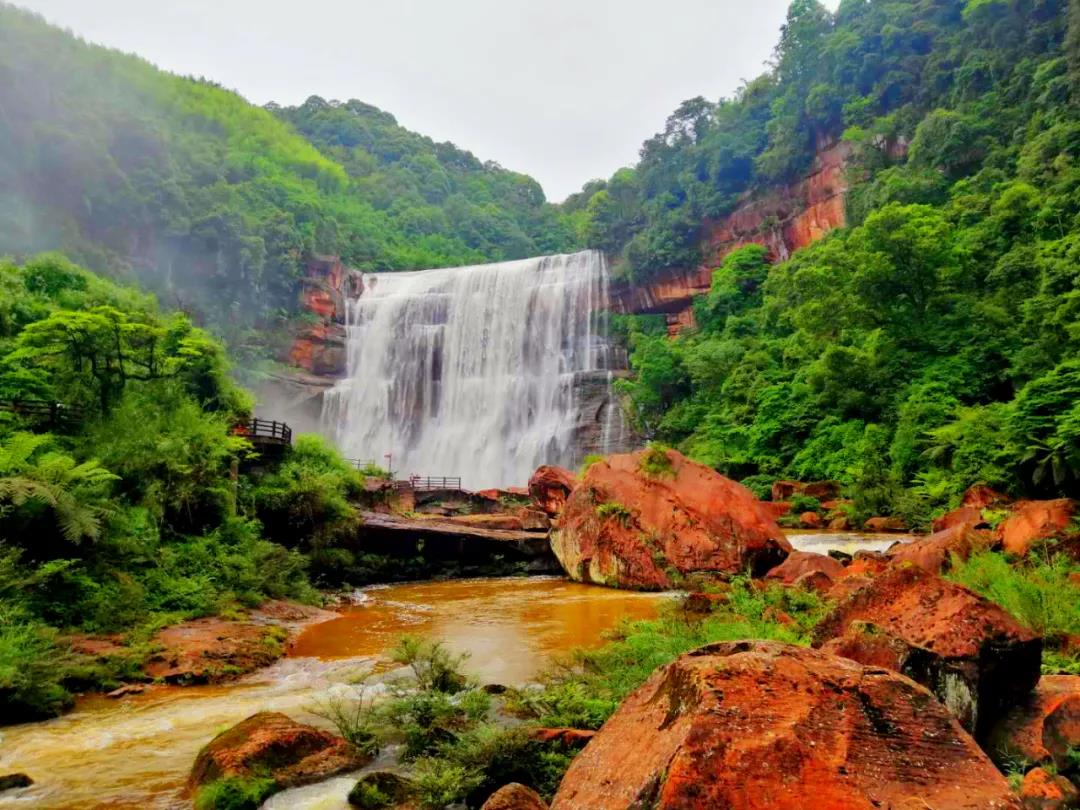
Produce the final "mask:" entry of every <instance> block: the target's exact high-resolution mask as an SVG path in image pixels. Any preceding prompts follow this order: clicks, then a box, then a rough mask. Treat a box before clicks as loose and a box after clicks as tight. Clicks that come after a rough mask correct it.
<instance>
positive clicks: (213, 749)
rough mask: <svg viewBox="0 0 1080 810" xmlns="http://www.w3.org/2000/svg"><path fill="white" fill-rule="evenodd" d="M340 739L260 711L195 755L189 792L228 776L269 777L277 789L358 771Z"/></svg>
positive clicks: (352, 752)
mask: <svg viewBox="0 0 1080 810" xmlns="http://www.w3.org/2000/svg"><path fill="white" fill-rule="evenodd" d="M368 759H369V758H366V757H363V756H361V755H360V754H359V753H358V752H357V751H356V749H354V748H353V747H352V746H351V745H349V744H348V743H347V742H346V741H345V740H343V739H342V738H341V737H338V736H335V735H334V734H330V733H329V732H326V731H322V730H321V729H317V728H315V727H314V726H309V725H306V724H304V723H299V722H297V721H295V720H293V719H292V718H290V717H288V716H287V715H284V714H281V713H280V712H259V713H258V714H254V715H252V716H251V717H248V718H247V719H246V720H243V721H241V722H240V723H237V724H236V725H235V726H233V727H232V728H230V729H228V730H226V731H223V732H221V733H220V734H218V735H217V736H216V737H214V739H213V740H211V741H210V742H209V743H208V744H207V745H206V746H205V747H204V748H203V749H202V751H200V752H199V755H198V757H197V758H196V760H195V765H194V766H193V767H192V769H191V774H190V776H189V777H188V785H189V787H190V788H191V789H193V790H194V789H197V788H199V787H201V786H203V785H206V784H209V783H210V782H214V781H217V780H219V779H226V778H229V777H241V778H250V777H254V776H259V777H270V778H272V779H273V780H274V784H275V788H276V789H277V790H284V789H286V788H292V787H299V786H301V785H308V784H311V783H313V782H319V781H322V780H323V779H327V778H329V777H331V776H336V775H337V774H340V773H346V772H348V771H351V770H356V769H357V768H360V767H362V766H363V765H364V764H365V763H366V762H367V761H368Z"/></svg>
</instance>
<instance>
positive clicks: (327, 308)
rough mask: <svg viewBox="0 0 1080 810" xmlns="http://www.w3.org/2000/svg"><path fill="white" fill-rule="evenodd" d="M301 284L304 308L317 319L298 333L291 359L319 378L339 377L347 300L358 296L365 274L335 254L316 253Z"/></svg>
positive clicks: (343, 358) (342, 372) (342, 358)
mask: <svg viewBox="0 0 1080 810" xmlns="http://www.w3.org/2000/svg"><path fill="white" fill-rule="evenodd" d="M302 283H303V291H302V298H303V308H304V310H305V311H306V312H308V313H309V315H311V316H313V317H314V318H316V319H317V320H316V322H315V323H312V324H309V325H306V326H303V327H302V328H301V329H300V330H299V331H298V332H297V335H296V338H295V339H294V341H293V344H292V347H291V348H290V349H289V356H288V362H289V364H290V365H292V366H295V367H297V368H300V369H303V370H304V371H306V372H308V373H309V374H314V375H315V376H318V377H331V378H334V379H337V378H340V377H341V376H343V375H344V373H345V301H346V299H348V298H349V297H355V296H356V295H359V293H360V291H361V290H362V289H363V284H364V280H363V276H362V275H361V274H360V273H359V272H357V271H356V270H350V269H349V268H347V267H345V265H344V264H342V262H341V259H339V258H337V257H336V256H316V257H315V258H313V259H311V260H310V261H309V262H308V265H307V275H306V277H305V278H304V280H303V282H302Z"/></svg>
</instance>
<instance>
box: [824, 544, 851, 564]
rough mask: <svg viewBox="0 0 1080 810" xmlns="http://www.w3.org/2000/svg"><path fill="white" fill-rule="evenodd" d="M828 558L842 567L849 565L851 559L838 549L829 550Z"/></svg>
mask: <svg viewBox="0 0 1080 810" xmlns="http://www.w3.org/2000/svg"><path fill="white" fill-rule="evenodd" d="M829 557H830V558H831V559H833V560H836V561H837V562H838V563H840V564H841V565H844V566H847V565H850V564H851V561H852V559H853V557H852V556H851V555H850V554H848V553H847V552H846V551H841V550H840V549H838V548H831V549H829Z"/></svg>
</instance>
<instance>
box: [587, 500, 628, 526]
mask: <svg viewBox="0 0 1080 810" xmlns="http://www.w3.org/2000/svg"><path fill="white" fill-rule="evenodd" d="M596 516H597V517H598V518H600V520H607V519H609V518H611V519H612V520H615V521H616V522H617V523H618V524H619V525H621V526H629V525H630V521H631V520H633V518H634V513H633V512H631V511H630V510H629V509H628V508H627V507H625V506H623V505H622V504H621V503H617V502H615V501H609V502H607V503H601V504H598V505H597V507H596Z"/></svg>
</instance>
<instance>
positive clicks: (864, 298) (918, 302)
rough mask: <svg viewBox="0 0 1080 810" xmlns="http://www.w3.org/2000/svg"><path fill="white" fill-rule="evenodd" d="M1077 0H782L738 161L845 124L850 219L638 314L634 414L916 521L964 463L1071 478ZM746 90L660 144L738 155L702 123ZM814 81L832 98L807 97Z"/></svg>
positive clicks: (1022, 483)
mask: <svg viewBox="0 0 1080 810" xmlns="http://www.w3.org/2000/svg"><path fill="white" fill-rule="evenodd" d="M1073 5H1074V10H1073V13H1072V14H1071V15H1070V14H1067V11H1066V8H1065V6H1064V4H1063V3H1057V2H1028V0H1008V1H1006V0H989V1H988V2H979V1H976V0H969V2H966V3H965V2H962V1H961V0H934V1H933V2H930V1H929V0H909V1H906V2H905V1H904V0H897V1H896V2H889V3H883V2H871V3H864V2H844V3H842V4H841V7H840V11H839V13H838V14H837V15H836V17H835V18H833V17H831V16H829V15H828V14H827V13H826V12H824V11H823V10H822V9H820V8H815V7H814V5H813V4H808V3H805V2H802V0H800V1H799V2H797V3H796V4H795V5H794V6H793V7H792V17H791V22H790V23H789V28H788V30H787V31H786V32H785V37H784V41H783V43H782V44H781V47H780V50H779V52H778V60H779V67H778V69H777V73H776V74H775V75H774V76H772V77H770V78H768V79H767V80H762V81H760V82H758V83H756V84H755V86H758V87H760V88H763V89H762V92H765V90H767V91H768V92H767V95H769V96H771V98H772V101H771V102H770V103H769V105H767V106H768V108H769V109H768V110H767V115H766V116H765V119H762V120H765V121H766V122H765V123H764V124H762V125H761V126H763V127H764V128H763V129H762V128H761V126H759V125H758V124H754V125H753V126H750V125H749V124H744V125H740V126H736V127H734V129H732V130H731V132H732V133H733V135H732V137H735V135H739V136H746V137H749V135H748V133H750V132H759V133H764V136H763V137H762V138H758V139H757V140H756V141H755V143H756V144H757V146H756V147H755V149H757V151H753V150H751V152H753V155H752V156H753V160H752V161H749V160H748V161H744V162H743V163H742V164H741V165H743V166H744V167H745V169H746V171H747V172H748V173H749V175H748V176H749V177H759V176H763V175H765V176H777V175H776V174H775V172H774V171H773V169H772V168H769V167H772V166H774V165H778V164H776V163H775V158H776V157H777V156H778V155H779V154H780V151H778V150H780V148H781V145H782V144H785V143H786V144H796V145H797V148H793V149H791V150H788V151H785V152H784V154H785V155H786V156H787V157H786V158H785V159H784V160H783V161H780V163H781V164H782V166H783V171H784V172H787V171H794V170H796V169H797V168H798V167H799V166H801V165H802V162H803V160H804V159H805V157H806V154H807V152H806V147H807V146H808V145H809V144H810V143H811V142H812V138H813V137H814V136H817V135H820V134H822V133H823V132H829V131H833V132H835V131H836V128H837V127H839V126H841V125H844V124H846V125H847V126H848V129H847V133H846V137H847V138H848V139H849V140H850V141H851V142H852V143H853V144H854V146H855V158H854V160H853V164H852V166H851V179H852V182H853V183H854V187H853V189H852V191H851V193H850V194H849V197H848V208H849V222H850V227H849V228H847V229H844V230H841V231H838V232H835V233H834V234H832V235H831V236H830V237H828V238H826V239H825V240H823V241H822V242H820V243H818V244H817V245H814V246H812V247H810V248H808V249H806V250H803V251H801V252H799V253H797V254H796V255H795V256H794V257H793V258H792V259H791V260H790V261H788V262H786V263H784V264H781V265H778V266H773V267H770V266H768V264H767V263H766V261H765V258H766V257H765V251H764V249H761V248H758V247H756V246H751V247H747V248H743V249H742V250H740V251H738V252H736V253H734V254H732V255H731V256H729V257H728V259H727V261H726V262H725V263H724V266H723V267H722V268H719V269H718V270H717V271H716V272H715V274H714V276H713V285H712V290H711V292H710V294H709V295H708V296H707V297H703V298H702V299H700V300H699V301H698V303H697V307H696V313H697V318H698V323H699V329H698V330H697V331H696V332H695V333H694V334H690V335H686V336H684V337H682V338H680V339H678V340H677V341H674V342H670V341H668V340H667V339H666V337H661V336H656V335H649V334H646V333H645V332H644V331H639V332H638V333H637V334H635V335H634V336H633V337H632V340H633V345H634V353H633V358H632V362H633V365H634V368H635V370H636V371H637V372H638V377H637V379H636V380H635V381H633V382H631V383H629V384H628V390H629V391H630V393H631V395H632V397H633V400H634V403H635V406H636V416H637V418H638V420H639V423H640V425H641V426H642V427H643V428H644V429H645V430H646V431H647V432H648V433H649V434H650V435H653V436H655V437H657V438H660V439H663V440H665V441H668V442H672V443H676V444H679V445H681V446H682V447H683V448H684V449H686V450H688V451H689V452H691V453H692V454H693V455H695V456H696V457H698V458H699V459H702V460H705V461H707V462H708V463H710V464H713V465H715V466H717V467H718V468H720V469H721V470H724V471H727V472H729V473H732V474H736V475H739V476H749V477H751V480H752V481H753V480H755V479H754V478H753V477H754V476H761V478H760V479H757V480H761V481H762V482H765V481H768V480H772V479H774V478H775V477H777V476H792V477H799V478H804V479H817V478H835V479H839V480H841V481H843V482H844V483H846V484H847V485H848V486H849V488H850V491H851V492H852V493H853V494H854V495H855V496H856V501H857V504H856V505H857V508H858V513H859V515H861V516H863V517H865V516H868V515H869V514H871V513H875V512H883V511H899V512H902V513H904V514H906V515H908V516H909V517H910V518H911V519H912V520H913V521H915V522H916V523H924V522H925V521H926V518H927V516H928V515H929V514H930V513H931V512H932V511H933V510H935V509H938V508H941V507H943V506H944V505H946V504H948V503H950V502H954V501H955V500H956V499H957V498H958V496H959V494H960V493H961V492H962V490H963V489H964V488H965V487H967V486H968V485H970V484H974V483H978V482H982V483H987V484H991V485H994V486H997V487H1001V488H1006V489H1008V490H1011V491H1012V492H1013V493H1014V494H1018V495H1019V494H1035V495H1051V494H1070V495H1078V494H1080V405H1077V403H1078V402H1080V309H1078V308H1077V301H1080V272H1078V267H1080V264H1078V262H1077V259H1078V257H1080V253H1078V248H1080V167H1078V165H1077V160H1078V159H1080V115H1078V106H1077V102H1078V101H1080V84H1078V82H1077V78H1078V76H1080V72H1078V70H1077V66H1078V65H1080V50H1078V48H1077V43H1078V42H1080V31H1078V29H1077V27H1076V25H1077V24H1080V14H1077V13H1076V7H1077V5H1078V4H1076V3H1074V4H1073ZM808 19H809V20H810V21H817V22H814V24H813V25H809V23H808V22H807V20H808ZM1070 19H1071V20H1072V21H1073V25H1072V26H1070V25H1069V20H1070ZM807 26H809V31H810V34H808V35H806V36H803V34H802V33H800V35H799V36H798V37H794V38H793V32H794V31H796V30H798V31H800V32H805V31H806V30H808V29H807ZM841 57H842V58H841ZM822 71H826V73H825V74H824V77H823V74H822ZM828 71H833V73H832V74H828ZM828 75H832V76H833V79H831V80H829V79H828ZM792 77H794V78H792ZM793 82H794V83H793ZM823 82H824V83H823ZM785 87H787V88H788V89H787V90H784V91H783V92H781V90H782V89H783V88H785ZM753 97H754V96H753V93H751V92H748V93H747V94H745V95H744V97H743V98H741V99H740V100H738V101H736V102H735V103H734V106H732V105H721V106H720V107H718V108H715V109H711V110H710V111H708V112H706V113H703V116H704V117H703V119H702V121H704V122H705V123H703V124H702V132H703V134H702V135H701V136H700V137H695V135H694V130H693V128H692V127H691V128H689V129H683V130H679V132H681V133H682V134H681V135H679V136H678V137H676V138H674V139H671V138H668V139H667V141H665V142H666V143H668V145H667V146H666V147H664V148H666V149H667V150H668V151H667V152H666V155H667V156H666V157H665V159H664V161H663V162H662V163H663V164H664V165H667V166H669V167H672V171H676V169H675V167H678V166H683V165H685V163H686V162H687V161H691V162H693V161H697V165H701V166H706V165H711V166H713V167H714V168H716V167H730V166H733V165H735V164H734V163H732V162H731V160H732V159H731V154H732V153H731V152H728V151H724V149H723V148H721V147H720V146H718V144H719V143H720V141H717V140H716V138H717V137H718V136H717V133H718V132H719V130H718V129H717V127H719V126H720V124H719V122H721V121H723V120H725V119H724V116H725V115H726V114H727V113H725V111H727V110H739V109H742V110H746V109H748V106H747V105H750V104H751V100H752V98H753ZM824 99H828V100H830V102H829V104H828V105H827V109H829V110H832V111H833V112H832V113H830V115H829V117H827V118H815V117H813V116H810V112H809V111H810V110H812V109H816V108H817V106H818V105H819V103H820V102H822V100H824ZM763 109H764V108H763ZM792 109H796V110H801V112H800V113H799V114H798V116H796V118H795V119H791V120H789V119H788V118H785V117H777V114H778V112H785V111H787V112H790V110H792ZM785 115H786V112H785ZM808 116H810V117H808ZM766 119H767V120H766ZM785 121H787V123H784V122H785ZM759 123H760V122H759ZM670 130H671V127H670V126H669V131H670ZM721 140H723V139H721ZM751 140H753V139H751ZM659 143H660V142H659V141H655V142H650V145H649V146H647V147H646V151H645V160H644V161H643V164H642V167H640V168H639V169H638V174H637V182H640V183H642V186H641V187H642V188H645V187H647V186H648V183H650V182H653V181H655V180H656V178H657V175H656V174H655V173H654V172H655V170H656V166H657V165H658V164H656V163H655V162H650V155H651V154H655V150H656V149H659V148H660V146H659ZM898 144H899V145H907V144H909V148H906V149H897V148H896V146H897V145H898ZM751 152H747V153H746V155H747V156H751ZM710 160H712V161H714V162H713V163H709V161H710ZM678 171H682V170H681V169H680V170H678ZM676 173H677V172H676ZM672 176H674V175H669V179H670V177H672ZM679 176H680V177H681V178H682V179H681V180H679V179H676V180H673V181H672V182H674V183H675V184H676V185H678V184H679V183H681V182H683V181H685V180H686V178H687V175H686V174H685V172H684V173H682V174H681V175H679ZM695 177H696V178H697V179H693V180H692V182H690V183H689V185H687V186H685V188H687V189H690V190H689V191H687V198H688V199H690V198H697V197H695V195H698V193H699V192H698V191H696V190H695V189H699V186H702V187H707V189H708V192H709V193H717V194H722V193H723V187H722V185H720V184H718V182H717V180H716V177H717V175H696V176H695ZM673 187H674V186H671V187H668V191H666V192H664V193H668V194H670V193H672V192H671V191H670V188H673ZM700 193H701V194H704V193H705V192H700ZM600 199H601V201H602V200H603V198H600ZM604 204H607V203H604ZM589 206H590V207H591V208H594V209H598V208H599V207H600V203H598V202H597V198H596V197H594V198H593V202H591V203H589ZM670 210H671V211H673V212H678V211H680V209H679V208H678V207H677V206H676V207H674V208H672V209H670ZM640 212H644V213H640ZM639 215H640V216H642V217H643V218H644V220H648V222H649V224H648V225H647V227H646V230H643V231H641V232H640V233H639V234H638V235H637V236H634V237H632V238H631V242H630V251H629V252H630V254H631V255H632V254H633V251H634V249H635V248H634V244H635V242H638V243H639V244H641V245H644V247H643V249H644V250H645V251H646V252H647V253H648V251H649V250H650V248H649V246H648V245H649V242H648V238H644V239H643V238H642V234H645V233H647V232H648V231H650V230H651V229H653V228H654V227H659V225H658V223H659V222H660V221H661V220H653V219H650V217H651V214H650V213H649V211H648V203H646V204H645V207H644V208H642V209H639ZM672 215H675V214H672ZM678 215H679V216H684V215H685V214H683V213H680V214H678ZM695 215H696V214H695ZM658 232H660V231H658ZM662 232H664V233H667V234H669V235H670V234H671V233H673V232H672V231H671V230H670V229H668V230H663V231H662ZM639 240H642V241H639ZM648 255H653V256H654V257H660V258H657V259H656V264H657V265H661V264H663V263H664V262H665V261H666V259H665V258H662V257H664V256H666V255H667V254H664V253H663V251H660V252H657V253H654V254H648Z"/></svg>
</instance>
